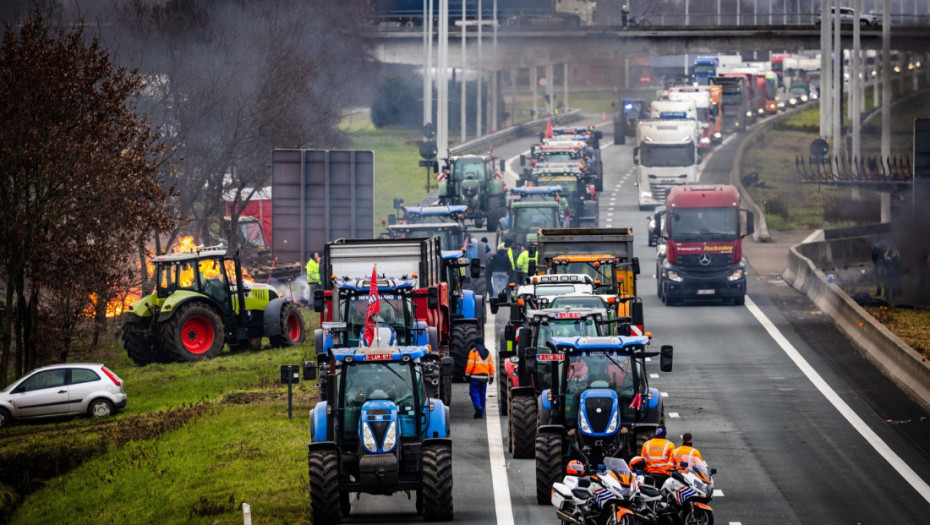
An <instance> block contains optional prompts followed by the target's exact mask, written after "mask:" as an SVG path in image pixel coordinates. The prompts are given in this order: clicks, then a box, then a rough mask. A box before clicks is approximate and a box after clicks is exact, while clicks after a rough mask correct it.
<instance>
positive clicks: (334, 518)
mask: <svg viewBox="0 0 930 525" xmlns="http://www.w3.org/2000/svg"><path fill="white" fill-rule="evenodd" d="M307 464H308V467H309V468H308V474H309V481H310V513H311V515H312V516H313V523H314V524H319V525H322V524H325V523H339V522H340V521H341V517H340V512H341V507H342V498H341V497H340V494H339V454H338V452H337V451H335V450H313V451H311V452H310V453H309V454H308V455H307Z"/></svg>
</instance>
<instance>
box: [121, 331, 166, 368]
mask: <svg viewBox="0 0 930 525" xmlns="http://www.w3.org/2000/svg"><path fill="white" fill-rule="evenodd" d="M131 326H134V325H130V324H129V323H127V324H125V325H123V348H125V349H126V353H127V354H128V355H129V358H130V359H132V361H133V362H134V363H135V364H137V365H139V366H145V365H147V364H149V363H156V362H158V361H159V357H160V356H159V353H158V349H156V348H155V345H154V344H153V343H152V341H151V340H150V339H149V338H148V337H146V334H145V333H143V332H132V331H130V327H131Z"/></svg>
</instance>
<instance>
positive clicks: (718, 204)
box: [654, 184, 753, 306]
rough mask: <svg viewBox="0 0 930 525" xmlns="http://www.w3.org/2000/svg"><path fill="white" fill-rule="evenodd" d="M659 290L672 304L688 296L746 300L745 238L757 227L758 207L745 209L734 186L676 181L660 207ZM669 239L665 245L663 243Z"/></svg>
mask: <svg viewBox="0 0 930 525" xmlns="http://www.w3.org/2000/svg"><path fill="white" fill-rule="evenodd" d="M654 224H656V225H658V226H657V227H656V228H657V230H659V231H656V232H655V233H656V234H657V235H658V236H659V238H660V250H659V258H658V260H657V261H656V279H657V280H658V294H659V298H660V299H662V302H664V303H665V304H667V305H669V306H673V305H675V304H676V303H678V302H680V301H682V300H685V299H715V298H719V299H723V300H724V301H730V302H732V303H733V304H737V305H741V304H744V302H745V300H746V259H745V258H744V257H743V249H742V239H743V237H746V236H747V235H751V234H752V233H753V213H752V212H751V211H749V210H744V209H740V196H739V191H738V190H737V189H736V187H735V186H730V185H722V184H720V185H710V184H688V185H682V186H674V187H673V188H672V189H671V190H670V191H669V193H668V197H667V198H666V201H665V209H664V210H662V211H660V212H658V213H656V216H655V221H654ZM661 240H664V241H665V250H664V253H663V250H662V249H661Z"/></svg>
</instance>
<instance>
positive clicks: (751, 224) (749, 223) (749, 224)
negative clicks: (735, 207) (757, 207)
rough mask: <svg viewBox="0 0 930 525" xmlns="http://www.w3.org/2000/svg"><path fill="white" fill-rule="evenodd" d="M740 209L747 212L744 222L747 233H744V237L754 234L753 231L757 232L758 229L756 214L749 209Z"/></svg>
mask: <svg viewBox="0 0 930 525" xmlns="http://www.w3.org/2000/svg"><path fill="white" fill-rule="evenodd" d="M740 211H741V212H744V213H745V214H746V219H745V222H744V224H746V233H745V234H744V235H743V237H746V236H748V235H752V234H753V233H755V230H756V228H755V226H756V225H755V221H754V219H755V214H754V213H753V212H751V211H749V210H740Z"/></svg>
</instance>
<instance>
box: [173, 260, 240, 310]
mask: <svg viewBox="0 0 930 525" xmlns="http://www.w3.org/2000/svg"><path fill="white" fill-rule="evenodd" d="M156 272H157V274H158V275H157V279H158V292H159V294H158V295H159V297H167V296H169V295H171V294H172V293H173V292H175V291H176V290H191V291H195V292H202V293H206V294H208V295H211V296H213V295H216V296H217V297H216V299H217V300H219V301H220V302H221V303H222V300H221V299H223V298H225V297H226V293H225V289H226V277H225V274H224V272H223V263H222V260H220V259H200V260H197V259H189V260H186V261H176V262H170V263H158V265H157V268H156Z"/></svg>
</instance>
